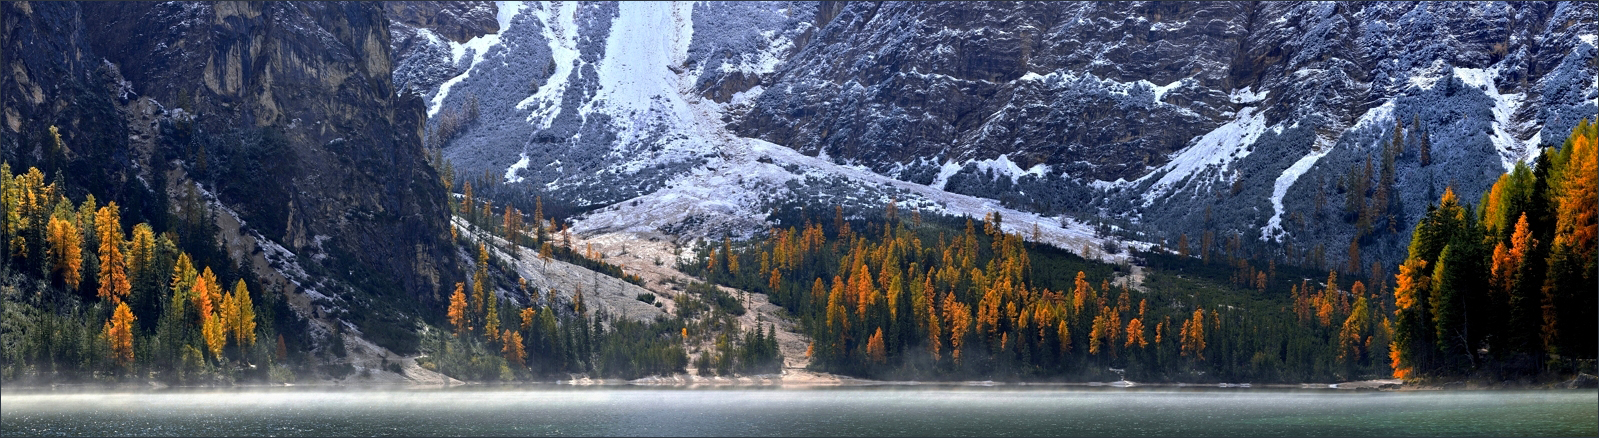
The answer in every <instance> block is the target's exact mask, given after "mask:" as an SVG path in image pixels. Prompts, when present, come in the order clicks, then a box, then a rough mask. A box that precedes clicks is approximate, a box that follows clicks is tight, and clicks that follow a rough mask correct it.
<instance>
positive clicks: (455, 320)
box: [449, 282, 467, 336]
mask: <svg viewBox="0 0 1599 438" xmlns="http://www.w3.org/2000/svg"><path fill="white" fill-rule="evenodd" d="M449 317H450V325H451V326H454V327H455V335H456V336H461V334H463V333H465V332H466V324H467V322H466V283H463V282H457V283H455V293H453V294H450V308H449Z"/></svg>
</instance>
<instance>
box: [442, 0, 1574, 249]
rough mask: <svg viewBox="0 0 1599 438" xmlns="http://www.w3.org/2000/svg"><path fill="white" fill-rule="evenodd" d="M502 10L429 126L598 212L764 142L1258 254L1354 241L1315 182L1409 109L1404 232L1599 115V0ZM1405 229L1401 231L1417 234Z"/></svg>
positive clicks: (1330, 182) (1335, 183) (548, 191)
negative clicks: (1225, 241) (1449, 190)
mask: <svg viewBox="0 0 1599 438" xmlns="http://www.w3.org/2000/svg"><path fill="white" fill-rule="evenodd" d="M498 13H499V15H500V16H501V23H502V26H500V27H499V31H498V33H497V34H494V35H492V36H485V37H482V38H481V39H479V40H477V42H476V43H472V42H469V43H464V44H463V43H453V42H447V41H446V42H441V43H440V46H439V47H441V48H449V49H450V50H449V52H450V53H453V54H454V55H453V56H452V57H451V58H449V59H445V60H443V61H440V62H437V63H436V64H439V65H446V64H447V65H453V66H457V67H455V68H458V69H459V70H460V73H458V74H457V75H456V76H453V77H451V78H449V79H445V80H443V81H441V82H440V84H441V85H440V86H438V87H436V88H432V89H425V90H423V92H424V93H425V94H428V96H429V99H430V102H431V103H432V104H433V105H435V106H433V107H432V108H434V111H435V113H434V116H433V117H434V119H433V120H431V121H430V123H437V122H438V119H439V114H445V111H451V110H452V109H459V108H465V106H466V104H467V102H469V101H470V102H482V103H483V105H485V106H483V108H484V109H483V110H482V113H481V114H482V116H481V117H480V118H479V119H478V120H477V121H476V122H475V123H476V125H473V126H471V127H468V128H466V129H465V133H464V134H460V135H459V136H456V137H452V138H453V139H452V140H451V141H449V142H447V144H446V145H445V150H446V155H447V156H450V157H452V158H453V159H455V160H456V163H457V165H458V166H460V167H461V168H462V169H464V170H466V172H464V173H466V174H471V175H479V174H482V173H484V172H488V173H492V174H494V175H500V174H502V173H503V174H504V175H505V178H504V181H505V182H508V183H510V184H512V185H522V186H524V187H526V188H528V190H530V191H539V192H544V193H545V195H546V199H549V198H550V197H552V196H553V197H564V198H568V199H574V200H578V201H581V203H584V204H599V205H607V204H614V203H617V202H620V201H625V200H628V199H629V198H632V197H635V196H653V195H652V194H657V193H664V191H666V190H671V189H670V187H673V186H674V184H676V183H674V181H679V180H682V181H687V180H688V179H690V176H688V175H698V174H699V172H700V170H696V169H704V170H706V171H712V172H714V171H716V169H719V168H720V166H725V165H726V164H718V162H719V160H725V159H727V158H728V157H736V156H738V155H739V154H740V153H742V152H739V151H744V150H746V149H744V148H742V147H738V146H736V145H739V144H744V143H745V142H746V140H749V139H755V140H760V141H764V142H770V143H775V144H777V145H780V146H784V147H787V148H791V149H793V150H797V151H800V152H801V153H804V154H806V155H811V156H819V157H822V158H825V159H826V160H827V161H829V162H832V163H837V164H845V165H852V166H855V165H858V166H862V167H864V168H866V169H870V170H871V171H873V172H875V173H877V174H879V175H884V176H889V177H893V178H896V179H899V180H901V181H908V182H912V183H917V184H922V185H926V186H929V187H931V188H933V189H937V190H942V191H947V192H954V193H961V194H969V195H975V196H980V197H984V198H991V199H996V200H999V201H1001V203H1002V204H1003V205H1005V206H1008V207H1013V208H1018V209H1022V210H1028V211H1034V212H1038V213H1041V214H1043V215H1046V216H1053V215H1060V214H1068V215H1072V216H1076V217H1079V218H1083V219H1085V220H1108V221H1112V222H1116V223H1120V224H1121V225H1123V226H1125V227H1127V228H1130V229H1137V230H1142V231H1144V232H1145V234H1144V235H1142V236H1141V237H1137V238H1139V239H1143V240H1147V241H1159V240H1161V239H1172V240H1175V239H1176V238H1177V237H1178V235H1179V234H1181V233H1188V234H1192V235H1197V234H1200V233H1202V232H1203V231H1212V232H1214V233H1217V234H1218V235H1224V236H1234V237H1238V238H1240V239H1242V240H1244V241H1246V242H1270V244H1269V245H1268V244H1265V243H1261V244H1260V245H1261V247H1260V248H1259V249H1260V250H1262V251H1268V250H1269V251H1278V250H1279V249H1273V248H1268V247H1269V246H1271V245H1276V244H1285V245H1289V246H1292V247H1297V248H1300V249H1303V248H1309V247H1312V246H1315V245H1322V246H1324V247H1326V248H1330V249H1341V248H1343V247H1344V246H1345V245H1347V243H1348V242H1349V241H1350V240H1351V238H1352V236H1353V235H1354V234H1355V231H1354V230H1355V227H1354V225H1353V224H1352V223H1350V222H1349V221H1347V220H1338V219H1337V217H1341V215H1340V214H1339V212H1337V211H1334V210H1335V209H1336V208H1337V207H1336V206H1334V207H1327V206H1324V205H1321V204H1322V203H1316V202H1315V201H1314V200H1315V199H1317V198H1318V197H1321V198H1326V199H1334V200H1337V199H1339V198H1338V197H1340V196H1343V191H1342V190H1343V189H1341V188H1340V183H1339V181H1340V178H1343V177H1345V176H1346V175H1347V174H1348V173H1349V172H1350V170H1351V169H1352V168H1355V167H1358V166H1361V165H1362V163H1363V162H1364V161H1365V160H1366V157H1368V156H1370V157H1374V158H1376V157H1380V156H1381V148H1382V145H1383V143H1382V141H1381V139H1385V138H1392V134H1393V132H1392V131H1393V130H1394V127H1395V126H1396V124H1398V123H1400V122H1403V123H1405V124H1406V129H1407V130H1409V129H1411V128H1410V126H1411V125H1412V124H1413V122H1414V124H1415V125H1416V126H1417V128H1416V129H1419V131H1420V132H1422V133H1424V135H1411V136H1409V137H1407V138H1409V139H1411V141H1416V140H1417V139H1419V138H1421V137H1427V138H1428V139H1430V141H1431V144H1432V145H1433V148H1434V151H1435V152H1434V154H1437V155H1435V157H1434V158H1435V159H1434V160H1432V161H1431V162H1429V163H1426V165H1423V163H1422V162H1421V160H1420V159H1419V157H1418V156H1417V154H1416V153H1415V148H1416V147H1417V144H1415V143H1410V144H1408V147H1409V148H1410V149H1408V150H1409V151H1410V152H1409V153H1406V154H1400V155H1399V157H1397V160H1396V163H1395V165H1394V173H1395V175H1396V176H1395V179H1396V181H1397V191H1398V192H1399V193H1398V194H1397V195H1396V198H1397V199H1398V200H1399V201H1398V204H1397V205H1398V207H1396V210H1397V211H1398V212H1397V213H1396V218H1397V221H1396V222H1398V223H1401V224H1405V223H1410V222H1413V221H1414V219H1415V217H1417V216H1418V215H1419V214H1420V212H1421V211H1423V210H1424V209H1425V206H1426V204H1427V203H1428V202H1430V201H1431V200H1435V199H1436V196H1437V194H1438V193H1441V192H1442V190H1443V188H1444V187H1446V186H1450V185H1452V186H1454V187H1455V188H1456V190H1457V192H1461V193H1462V194H1463V196H1465V197H1466V198H1467V199H1474V197H1475V196H1477V194H1478V193H1481V191H1482V190H1483V189H1484V188H1486V187H1488V185H1489V184H1491V183H1492V181H1493V178H1494V177H1495V176H1496V175H1497V174H1498V173H1499V172H1502V171H1504V170H1505V169H1507V168H1508V167H1509V166H1511V165H1513V164H1514V163H1516V162H1525V161H1527V160H1531V159H1533V157H1536V155H1537V154H1538V150H1539V147H1540V146H1547V145H1551V144H1556V143H1558V142H1559V140H1560V139H1562V138H1564V135H1565V133H1566V132H1568V131H1569V130H1570V128H1571V127H1572V126H1573V125H1575V124H1576V123H1577V121H1578V120H1579V119H1581V118H1582V117H1593V115H1594V113H1595V112H1596V97H1599V86H1596V84H1595V82H1594V81H1593V79H1592V78H1593V77H1594V76H1595V74H1596V73H1599V68H1596V67H1595V64H1594V60H1595V53H1596V52H1595V44H1596V42H1595V40H1594V35H1595V33H1596V29H1595V27H1596V25H1595V24H1593V23H1594V22H1595V21H1596V20H1595V19H1596V18H1599V6H1595V5H1594V4H1592V3H1576V2H1542V3H1492V2H1477V3H1433V2H1420V3H1416V2H1411V3H1297V2H1259V3H1248V2H1212V3H1197V2H1180V3H1163V2H1116V3H989V2H984V3H971V2H950V3H925V2H904V3H895V2H888V3H867V2H819V3H818V2H768V3H701V4H695V5H692V6H686V5H656V6H649V7H644V6H638V7H634V6H632V5H627V4H623V5H620V6H616V5H613V4H609V3H580V4H571V3H555V2H524V3H520V4H508V5H507V6H506V7H503V8H501V9H500V10H499V12H498ZM574 30H575V32H574ZM646 32H653V33H649V35H653V36H654V38H653V39H639V38H640V37H638V35H642V34H645V33H646ZM635 47H648V48H650V52H649V53H640V52H637V51H631V50H630V48H635ZM469 50H475V51H477V53H488V54H489V55H485V56H463V55H462V54H463V53H467V51H469ZM440 52H444V50H442V49H441V50H440ZM417 59H421V58H420V57H418V58H417ZM489 60H495V61H498V62H485V61H489ZM522 84H527V85H526V86H522ZM491 101H492V106H493V107H494V109H492V110H491V109H490V108H489V105H490V104H491ZM491 111H492V114H491ZM778 164H779V165H780V166H779V167H782V165H785V164H784V163H778ZM787 164H793V165H794V166H790V167H785V169H788V172H790V173H792V176H784V177H780V178H779V179H788V180H798V181H802V182H799V183H796V184H800V185H805V186H807V187H808V188H799V189H792V190H790V192H792V193H787V194H786V195H796V194H801V192H807V193H815V192H818V191H825V190H822V189H818V188H817V186H816V185H815V184H808V183H804V182H803V181H805V180H808V179H811V177H814V176H815V175H816V174H817V172H812V171H809V170H805V169H806V167H805V166H801V165H799V164H797V163H787ZM795 166H797V167H795ZM741 184H742V183H741ZM785 184H786V183H785ZM867 185H871V184H867ZM755 187H756V186H749V187H746V189H747V190H756V189H755ZM852 190H853V189H852ZM821 198H825V199H831V200H830V201H827V202H836V203H849V202H855V201H860V202H862V203H864V204H871V203H875V202H878V201H884V200H886V198H887V197H884V199H877V198H878V196H877V195H864V196H860V197H845V199H838V197H834V196H821ZM1328 204H1330V202H1328ZM1207 207H1208V208H1207ZM748 210H752V211H766V210H767V208H765V207H755V208H749V209H748ZM1207 211H1209V213H1206V212H1207ZM979 214H980V213H979ZM1396 228H1397V229H1395V230H1393V231H1392V232H1389V233H1387V234H1386V235H1388V236H1403V235H1405V234H1406V231H1405V228H1406V227H1405V226H1399V227H1396ZM1399 240H1401V239H1400V238H1397V237H1396V238H1387V237H1384V238H1380V239H1378V241H1376V242H1373V241H1369V240H1368V241H1366V242H1365V244H1367V245H1376V246H1377V247H1376V248H1370V249H1368V251H1366V252H1365V253H1364V254H1366V255H1367V256H1368V257H1370V258H1371V259H1372V260H1369V261H1390V262H1391V261H1393V260H1394V259H1395V258H1396V255H1397V254H1399V253H1401V252H1402V250H1403V248H1401V247H1400V246H1398V245H1397V244H1395V242H1398V241H1399ZM1328 253H1329V254H1341V253H1342V251H1341V250H1338V251H1334V250H1329V251H1328ZM1328 260H1329V261H1333V260H1336V257H1328ZM1300 261H1303V258H1301V260H1300ZM1362 264H1364V263H1362Z"/></svg>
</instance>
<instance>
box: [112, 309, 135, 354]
mask: <svg viewBox="0 0 1599 438" xmlns="http://www.w3.org/2000/svg"><path fill="white" fill-rule="evenodd" d="M133 320H134V317H133V311H132V310H129V309H128V303H124V302H118V303H117V308H116V310H115V311H113V312H112V313H111V320H110V321H106V323H105V338H106V340H108V341H110V345H111V358H112V359H113V360H115V361H116V362H117V364H118V365H121V366H124V367H126V366H128V365H131V364H133Z"/></svg>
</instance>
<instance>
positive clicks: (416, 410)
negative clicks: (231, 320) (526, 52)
mask: <svg viewBox="0 0 1599 438" xmlns="http://www.w3.org/2000/svg"><path fill="white" fill-rule="evenodd" d="M0 419H3V420H4V421H3V423H4V424H3V426H0V432H3V434H4V435H7V436H11V435H276V436H307V435H344V436H371V435H382V436H390V435H522V436H549V435H627V436H637V435H760V436H791V435H839V436H867V435H872V436H880V435H889V436H905V435H914V436H961V435H982V436H993V435H1000V436H1063V435H1064V436H1126V435H1134V436H1172V435H1187V436H1236V435H1291V436H1335V435H1336V436H1355V435H1363V436H1373V435H1384V436H1388V435H1420V436H1459V435H1517V436H1539V435H1556V436H1594V435H1599V397H1596V393H1594V392H1593V391H1516V392H1510V391H1473V392H1370V393H1355V392H1350V391H1333V390H1286V389H1216V388H1208V389H1207V388H1171V387H1156V388H1139V387H1135V388H1113V387H1100V388H1089V387H1069V388H1067V387H1042V388H1038V387H1026V388H1020V387H1014V386H999V387H979V386H928V385H918V386H916V387H869V388H859V387H854V388H815V389H750V388H726V389H692V390H690V389H659V388H637V387H599V388H574V387H567V386H540V387H532V388H528V387H516V388H510V387H500V388H495V387H465V388H449V389H438V388H389V389H370V388H368V389H339V388H315V389H304V388H268V389H259V390H247V391H233V390H228V391H223V390H202V389H180V390H164V391H157V392H138V393H110V394H107V393H57V392H33V393H28V392H20V391H11V390H8V391H5V392H4V393H0Z"/></svg>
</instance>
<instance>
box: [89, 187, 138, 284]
mask: <svg viewBox="0 0 1599 438" xmlns="http://www.w3.org/2000/svg"><path fill="white" fill-rule="evenodd" d="M118 211H119V210H118V209H117V203H116V201H111V202H109V203H106V206H104V207H100V211H98V212H96V213H95V218H94V223H95V226H96V227H98V228H99V229H98V230H97V231H98V233H99V237H100V276H99V280H100V292H99V295H100V298H103V299H109V300H112V301H121V300H122V299H123V298H126V297H127V296H128V292H129V291H132V290H133V285H132V284H130V283H129V282H128V271H127V269H128V267H127V260H126V259H124V258H123V256H122V217H121V214H120V213H118Z"/></svg>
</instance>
